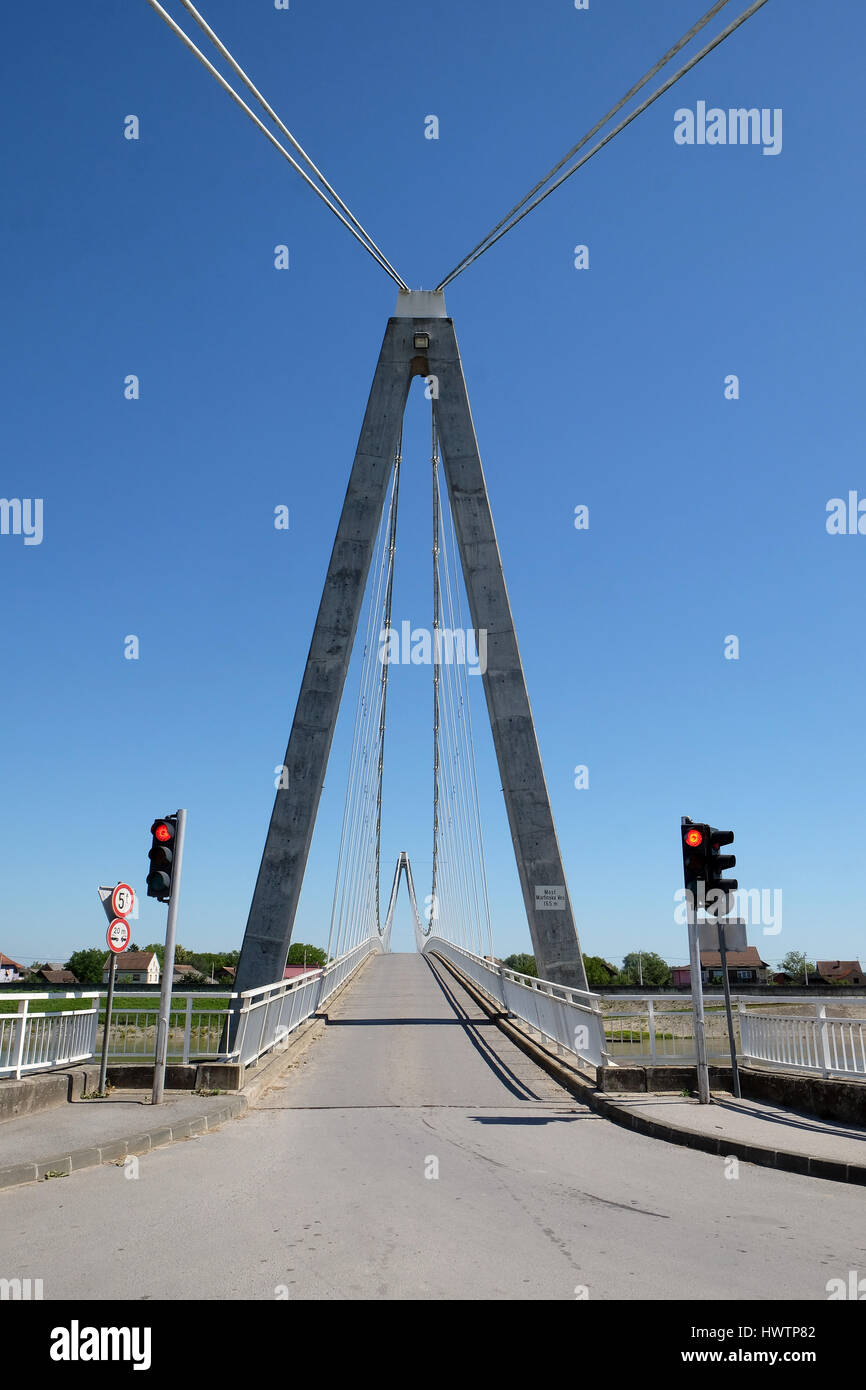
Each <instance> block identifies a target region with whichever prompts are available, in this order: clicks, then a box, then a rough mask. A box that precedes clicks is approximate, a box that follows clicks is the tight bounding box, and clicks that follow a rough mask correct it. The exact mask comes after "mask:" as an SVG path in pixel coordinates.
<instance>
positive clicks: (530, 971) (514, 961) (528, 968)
mask: <svg viewBox="0 0 866 1390" xmlns="http://www.w3.org/2000/svg"><path fill="white" fill-rule="evenodd" d="M502 964H503V965H504V966H506V967H507V968H508V969H509V970H516V971H517V973H518V975H532V976H533V977H534V978H535V979H538V970H537V968H536V964H535V956H528V955H520V954H518V955H516V956H508V957H507V958H506V959H505V960H504V961H503V962H502Z"/></svg>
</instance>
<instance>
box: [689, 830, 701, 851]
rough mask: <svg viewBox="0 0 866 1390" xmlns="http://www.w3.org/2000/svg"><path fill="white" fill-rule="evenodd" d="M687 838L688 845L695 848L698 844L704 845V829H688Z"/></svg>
mask: <svg viewBox="0 0 866 1390" xmlns="http://www.w3.org/2000/svg"><path fill="white" fill-rule="evenodd" d="M685 839H686V844H687V845H690V846H691V847H692V848H695V847H696V846H697V845H702V844H703V843H704V833H703V831H702V830H687V831H686V836H685Z"/></svg>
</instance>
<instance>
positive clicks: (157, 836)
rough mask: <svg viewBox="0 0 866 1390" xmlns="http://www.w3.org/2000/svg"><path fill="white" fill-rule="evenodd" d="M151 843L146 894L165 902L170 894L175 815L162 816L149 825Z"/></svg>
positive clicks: (175, 826)
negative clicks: (151, 837)
mask: <svg viewBox="0 0 866 1390" xmlns="http://www.w3.org/2000/svg"><path fill="white" fill-rule="evenodd" d="M150 833H151V835H152V836H153V844H152V845H151V847H150V853H149V854H148V856H147V857H148V859H149V860H150V873H149V874H148V876H147V896H148V897H149V898H157V899H158V900H159V902H161V903H167V902H168V900H169V897H170V896H171V875H172V864H173V862H174V841H175V836H176V834H177V816H163V818H162V820H155V821H154V822H153V825H152V826H151V827H150Z"/></svg>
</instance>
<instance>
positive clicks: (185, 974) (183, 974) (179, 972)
mask: <svg viewBox="0 0 866 1390" xmlns="http://www.w3.org/2000/svg"><path fill="white" fill-rule="evenodd" d="M200 975H201V971H200V970H196V968H195V966H194V965H175V967H174V974H173V975H172V977H171V982H172V984H173V985H185V984H189V982H190V978H194V979H198V977H199V976H200Z"/></svg>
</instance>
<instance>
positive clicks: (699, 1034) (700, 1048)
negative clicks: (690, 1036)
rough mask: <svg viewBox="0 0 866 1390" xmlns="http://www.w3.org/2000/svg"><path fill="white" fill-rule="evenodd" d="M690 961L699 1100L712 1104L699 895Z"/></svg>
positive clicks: (693, 916)
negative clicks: (699, 924) (702, 972)
mask: <svg viewBox="0 0 866 1390" xmlns="http://www.w3.org/2000/svg"><path fill="white" fill-rule="evenodd" d="M689 961H690V974H691V981H692V1010H693V1013H694V1019H695V1052H696V1055H697V1070H698V1099H699V1100H700V1103H701V1105H709V1104H710V1078H709V1073H708V1071H707V1039H706V1033H705V1031H704V986H703V981H702V980H701V951H700V944H699V941H698V904H697V895H694V894H693V895H692V903H691V906H690V908H689Z"/></svg>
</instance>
